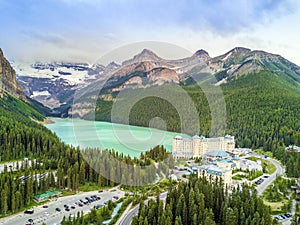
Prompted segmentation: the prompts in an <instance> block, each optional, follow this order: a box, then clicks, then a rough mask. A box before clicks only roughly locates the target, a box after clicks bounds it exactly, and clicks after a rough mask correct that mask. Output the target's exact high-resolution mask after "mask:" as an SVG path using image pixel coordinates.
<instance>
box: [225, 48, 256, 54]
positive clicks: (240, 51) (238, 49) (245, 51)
mask: <svg viewBox="0 0 300 225" xmlns="http://www.w3.org/2000/svg"><path fill="white" fill-rule="evenodd" d="M230 52H232V53H249V52H251V49H249V48H244V47H235V48H234V49H232V50H231V51H230Z"/></svg>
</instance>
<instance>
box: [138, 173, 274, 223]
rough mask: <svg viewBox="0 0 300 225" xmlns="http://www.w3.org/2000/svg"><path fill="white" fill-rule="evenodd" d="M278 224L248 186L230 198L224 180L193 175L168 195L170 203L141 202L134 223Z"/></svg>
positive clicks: (236, 190) (234, 192) (157, 201)
mask: <svg viewBox="0 0 300 225" xmlns="http://www.w3.org/2000/svg"><path fill="white" fill-rule="evenodd" d="M273 223H274V224H276V223H277V222H273V219H272V217H271V214H270V209H269V207H268V206H266V205H264V203H263V200H262V199H261V198H259V197H257V194H256V192H255V190H251V188H249V187H247V186H243V187H241V189H234V190H233V191H232V194H230V195H228V193H227V191H226V190H224V188H223V185H222V183H221V181H217V183H211V182H210V181H208V180H206V178H204V177H200V178H197V177H195V176H191V178H190V180H189V182H188V183H185V182H183V183H180V184H179V185H178V187H176V188H171V190H169V192H168V196H167V199H166V204H164V202H163V201H160V200H159V198H157V199H156V201H154V200H149V202H148V204H147V205H144V203H141V205H140V208H139V213H138V215H137V216H136V217H134V218H133V221H132V224H133V225H139V224H149V225H151V224H153V225H171V224H175V225H202V224H203V225H214V224H224V225H227V224H228V225H232V224H241V225H252V224H253V225H254V224H255V225H257V224H261V225H263V224H273Z"/></svg>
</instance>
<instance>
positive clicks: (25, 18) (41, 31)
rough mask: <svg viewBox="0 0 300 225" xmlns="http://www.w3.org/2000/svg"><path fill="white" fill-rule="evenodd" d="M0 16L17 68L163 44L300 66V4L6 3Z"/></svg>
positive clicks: (247, 0) (194, 0) (0, 43)
mask: <svg viewBox="0 0 300 225" xmlns="http://www.w3.org/2000/svg"><path fill="white" fill-rule="evenodd" d="M0 10H1V14H0V19H1V31H0V32H1V35H0V47H1V48H2V49H3V51H4V53H5V55H6V56H7V57H8V58H9V59H11V60H25V61H34V60H38V61H45V60H47V61H53V60H64V61H87V62H93V61H94V60H95V58H99V57H101V55H103V54H106V53H109V52H110V51H111V50H113V49H116V48H118V47H121V46H126V45H128V44H132V43H134V42H144V41H159V42H167V43H170V44H175V45H178V46H180V47H183V48H185V49H187V50H188V51H190V52H195V51H196V50H198V49H205V50H206V51H208V53H209V54H210V55H211V56H217V55H220V54H223V53H225V52H227V51H229V50H230V49H232V48H234V47H236V46H243V47H248V48H251V49H260V50H265V51H268V52H271V53H276V54H280V55H282V56H284V57H285V58H287V59H289V60H291V61H293V62H294V63H296V64H298V65H300V41H299V40H300V28H299V22H300V2H299V1H298V0H215V1H207V0H186V1H184V0H172V1H167V0H152V1H144V0H118V1H117V0H43V1H40V0H27V1H23V0H0ZM145 47H147V46H145ZM159 54H160V55H162V56H166V55H163V53H159ZM174 57H175V58H176V57H180V55H177V56H174Z"/></svg>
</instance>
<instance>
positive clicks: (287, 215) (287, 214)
mask: <svg viewBox="0 0 300 225" xmlns="http://www.w3.org/2000/svg"><path fill="white" fill-rule="evenodd" d="M284 215H285V216H286V217H287V218H290V217H292V214H291V213H286V214H284Z"/></svg>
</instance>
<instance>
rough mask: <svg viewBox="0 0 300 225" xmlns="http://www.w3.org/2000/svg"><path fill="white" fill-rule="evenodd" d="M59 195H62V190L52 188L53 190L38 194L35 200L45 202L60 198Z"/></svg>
mask: <svg viewBox="0 0 300 225" xmlns="http://www.w3.org/2000/svg"><path fill="white" fill-rule="evenodd" d="M59 196H61V191H59V190H52V191H46V192H45V193H43V194H39V195H36V196H35V197H34V199H33V200H34V201H36V202H44V201H47V200H49V199H51V198H58V197H59Z"/></svg>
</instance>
